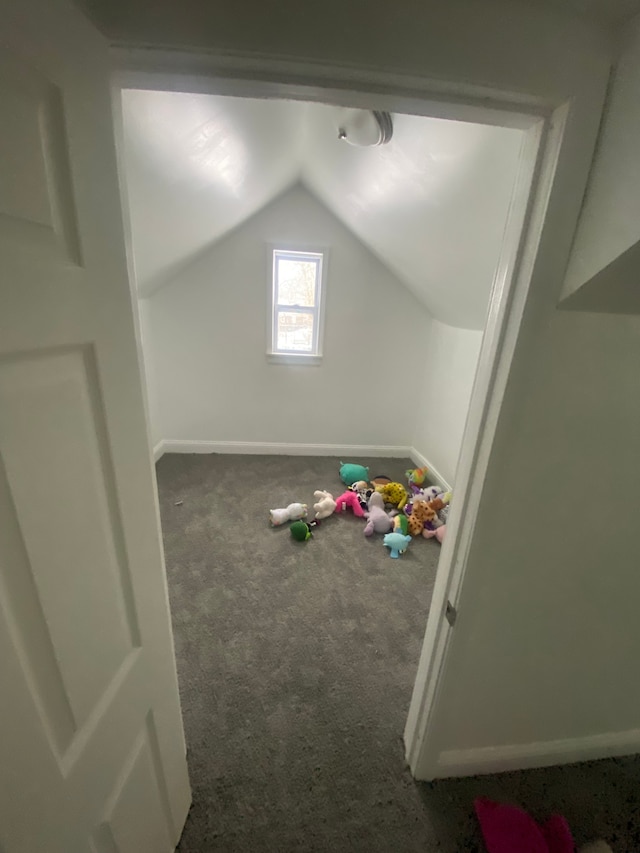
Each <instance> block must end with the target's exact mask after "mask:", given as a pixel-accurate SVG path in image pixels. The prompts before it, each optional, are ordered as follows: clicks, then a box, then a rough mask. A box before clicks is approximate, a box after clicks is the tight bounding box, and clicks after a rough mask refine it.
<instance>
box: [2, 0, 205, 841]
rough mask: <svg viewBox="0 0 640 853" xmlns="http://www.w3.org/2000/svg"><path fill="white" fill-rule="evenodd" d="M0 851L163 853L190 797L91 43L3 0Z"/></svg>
mask: <svg viewBox="0 0 640 853" xmlns="http://www.w3.org/2000/svg"><path fill="white" fill-rule="evenodd" d="M0 45H1V46H0V849H1V850H2V853H89V851H92V853H115V852H116V851H117V853H165V851H171V850H173V849H174V847H175V845H176V843H177V839H178V837H179V835H180V831H181V829H182V826H183V824H184V821H185V817H186V814H187V810H188V808H189V803H190V790H189V782H188V777H187V767H186V760H185V744H184V738H183V732H182V720H181V715H180V705H179V699H178V691H177V681H176V673H175V662H174V652H173V643H172V636H171V627H170V620H169V610H168V603H167V593H166V583H165V577H164V567H163V557H162V548H161V544H160V536H159V526H158V518H157V508H156V502H155V497H154V491H153V489H154V485H153V471H152V465H151V456H150V450H149V442H148V437H147V426H146V419H145V412H144V404H143V397H142V389H141V379H140V368H139V363H138V355H137V348H136V340H135V331H134V319H133V311H132V304H131V295H130V292H129V284H128V279H127V271H126V261H125V251H124V240H123V232H122V224H121V212H120V201H119V193H118V180H117V172H116V160H115V150H114V141H113V129H112V121H111V103H110V90H109V77H108V57H107V49H106V44H105V42H104V41H103V40H102V38H101V37H99V35H98V34H97V33H96V32H95V30H93V29H92V28H91V27H90V26H89V24H88V23H87V22H86V20H85V19H84V18H83V17H82V16H81V15H80V13H79V12H77V11H76V10H75V9H74V8H73V7H71V6H70V5H68V4H67V3H66V2H65V0H0Z"/></svg>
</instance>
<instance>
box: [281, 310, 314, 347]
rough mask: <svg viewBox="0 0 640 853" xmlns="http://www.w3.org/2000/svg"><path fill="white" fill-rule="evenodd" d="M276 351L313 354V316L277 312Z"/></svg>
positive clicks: (291, 312) (293, 312) (295, 312)
mask: <svg viewBox="0 0 640 853" xmlns="http://www.w3.org/2000/svg"><path fill="white" fill-rule="evenodd" d="M277 330H278V340H277V344H276V348H277V349H278V350H292V351H293V352H313V314H302V313H299V312H298V311H278V326H277Z"/></svg>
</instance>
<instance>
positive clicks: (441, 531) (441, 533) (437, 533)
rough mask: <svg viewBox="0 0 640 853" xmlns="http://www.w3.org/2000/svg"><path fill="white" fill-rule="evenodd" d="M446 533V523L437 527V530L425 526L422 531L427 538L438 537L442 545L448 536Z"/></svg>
mask: <svg viewBox="0 0 640 853" xmlns="http://www.w3.org/2000/svg"><path fill="white" fill-rule="evenodd" d="M446 533H447V525H446V524H441V525H440V527H437V528H436V529H435V530H427V528H426V527H425V528H424V530H423V531H422V535H423V536H424V538H425V539H437V540H438V542H439V543H440V544H441V545H442V543H443V542H444V537H445V536H446Z"/></svg>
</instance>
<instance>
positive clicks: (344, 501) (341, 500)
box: [335, 490, 364, 518]
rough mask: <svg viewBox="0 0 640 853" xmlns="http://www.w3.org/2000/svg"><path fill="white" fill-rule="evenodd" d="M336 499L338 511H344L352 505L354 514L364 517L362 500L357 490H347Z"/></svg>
mask: <svg viewBox="0 0 640 853" xmlns="http://www.w3.org/2000/svg"><path fill="white" fill-rule="evenodd" d="M335 501H336V512H344V511H345V510H346V509H347V508H348V507H350V508H351V509H352V511H353V514H354V515H357V516H358V517H359V518H364V511H363V509H362V507H361V506H360V501H359V500H358V496H357V495H356V493H355V492H352V491H350V490H347V491H346V492H344V493H343V494H341V495H340V496H339V497H337V498H336V499H335Z"/></svg>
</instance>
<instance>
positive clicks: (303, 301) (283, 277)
mask: <svg viewBox="0 0 640 853" xmlns="http://www.w3.org/2000/svg"><path fill="white" fill-rule="evenodd" d="M317 274H318V264H317V263H315V262H314V261H296V260H290V259H289V258H278V261H277V275H278V282H277V283H278V305H300V306H301V307H303V308H313V307H315V304H316V277H317Z"/></svg>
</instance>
